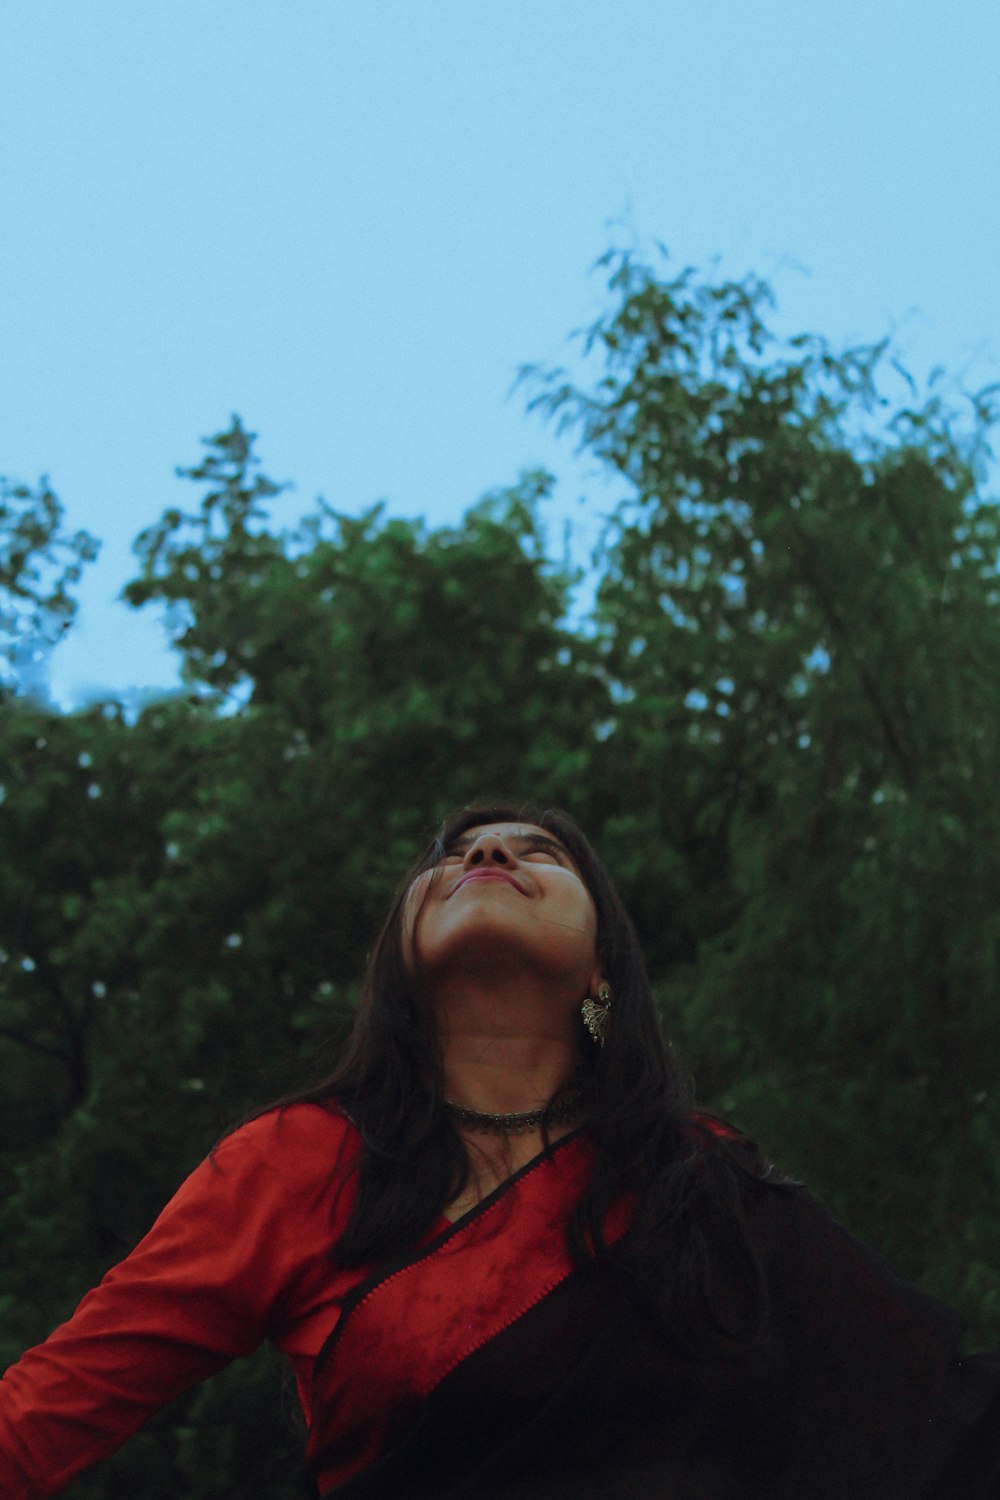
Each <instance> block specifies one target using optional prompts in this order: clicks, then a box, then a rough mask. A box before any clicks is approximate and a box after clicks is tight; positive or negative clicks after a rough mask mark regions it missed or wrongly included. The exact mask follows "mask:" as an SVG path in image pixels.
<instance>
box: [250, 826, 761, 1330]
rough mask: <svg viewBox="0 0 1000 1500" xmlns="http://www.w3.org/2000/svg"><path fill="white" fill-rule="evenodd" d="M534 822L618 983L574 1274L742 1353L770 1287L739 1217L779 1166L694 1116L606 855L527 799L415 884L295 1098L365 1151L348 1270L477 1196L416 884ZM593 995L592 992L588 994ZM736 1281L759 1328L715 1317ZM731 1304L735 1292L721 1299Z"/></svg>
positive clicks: (583, 1067)
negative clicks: (353, 1132)
mask: <svg viewBox="0 0 1000 1500" xmlns="http://www.w3.org/2000/svg"><path fill="white" fill-rule="evenodd" d="M494 822H517V823H532V824H535V825H536V826H539V827H541V828H544V829H545V830H546V831H547V832H549V833H551V834H552V835H553V836H554V837H555V838H556V839H558V840H559V841H560V843H562V845H563V846H564V847H565V848H566V850H567V851H568V853H569V854H570V856H571V858H572V859H573V861H574V863H575V864H576V867H577V869H578V870H579V872H580V874H581V876H582V878H583V881H584V883H585V885H586V886H587V889H588V891H589V892H590V895H591V897H592V899H593V902H594V906H595V909H596V913H597V944H596V945H597V955H598V959H599V962H600V966H601V971H602V973H603V975H604V977H605V978H606V979H607V981H608V983H609V984H610V986H611V992H612V996H613V1008H612V1013H611V1025H610V1028H609V1034H608V1038H607V1043H606V1045H605V1046H604V1047H598V1046H595V1045H594V1044H593V1042H592V1041H591V1039H590V1038H589V1037H588V1036H587V1033H586V1032H585V1030H584V1028H583V1025H582V1022H581V1026H580V1066H579V1074H578V1077H577V1080H576V1081H577V1082H578V1083H580V1084H581V1085H582V1087H583V1091H584V1097H585V1101H586V1110H587V1116H586V1120H587V1128H588V1129H589V1132H590V1136H591V1138H592V1141H593V1145H594V1148H595V1159H594V1170H593V1173H592V1176H591V1179H590V1182H589V1184H588V1186H587V1188H586V1189H585V1190H584V1192H583V1194H582V1196H581V1198H580V1200H579V1202H578V1203H577V1205H576V1208H575V1210H574V1212H573V1214H572V1216H571V1219H570V1223H569V1226H568V1236H569V1249H570V1253H571V1255H572V1258H573V1261H574V1263H575V1264H577V1265H578V1266H584V1265H588V1264H589V1265H593V1264H595V1263H604V1264H607V1265H609V1266H610V1265H614V1266H617V1267H618V1268H619V1269H620V1270H624V1271H625V1272H626V1273H627V1274H628V1275H629V1276H630V1277H631V1278H632V1280H633V1281H634V1283H635V1284H636V1286H637V1288H638V1289H639V1291H640V1293H642V1294H643V1295H644V1296H645V1298H646V1300H647V1301H648V1302H649V1304H650V1305H651V1307H652V1308H653V1310H654V1311H655V1312H656V1313H658V1314H659V1316H660V1317H661V1319H662V1320H663V1323H664V1325H665V1326H666V1327H668V1328H669V1329H670V1330H671V1332H672V1334H673V1336H675V1337H677V1338H679V1339H681V1341H682V1342H683V1341H687V1342H690V1341H691V1339H695V1340H696V1341H698V1340H700V1339H701V1338H702V1336H703V1334H704V1330H705V1328H706V1326H708V1325H714V1328H715V1330H716V1331H719V1332H723V1333H724V1334H725V1336H726V1337H727V1338H728V1339H734V1338H735V1339H736V1341H737V1342H740V1343H744V1342H746V1340H747V1338H748V1337H750V1336H751V1335H750V1334H748V1333H747V1328H748V1327H749V1326H750V1324H752V1325H753V1327H754V1328H756V1327H757V1326H758V1324H759V1322H760V1316H759V1315H760V1311H761V1307H760V1303H761V1298H762V1294H763V1277H762V1272H761V1267H760V1264H759V1261H758V1258H757V1256H756V1254H755V1252H754V1250H753V1246H752V1243H751V1239H750V1235H749V1232H748V1230H747V1227H746V1225H745V1223H744V1219H743V1213H742V1209H741V1200H740V1193H739V1188H738V1179H739V1177H740V1176H741V1175H744V1176H745V1175H750V1176H758V1177H767V1176H768V1175H769V1174H770V1175H773V1173H771V1169H769V1168H768V1167H767V1164H766V1163H764V1162H763V1160H762V1159H761V1158H760V1157H759V1154H758V1153H756V1151H755V1148H754V1147H753V1146H752V1143H750V1142H748V1141H746V1139H745V1138H744V1137H742V1136H740V1135H739V1133H738V1132H736V1131H734V1130H733V1129H732V1128H731V1127H728V1126H726V1125H725V1124H724V1122H719V1121H717V1120H716V1119H715V1117H712V1116H709V1115H708V1114H707V1113H706V1112H703V1111H698V1110H697V1109H696V1108H695V1105H694V1093H693V1086H692V1082H691V1079H690V1077H689V1076H688V1074H687V1073H686V1071H685V1070H684V1069H683V1067H682V1066H681V1065H680V1064H679V1062H678V1060H677V1059H676V1057H675V1056H674V1054H673V1051H672V1049H671V1048H670V1047H669V1046H668V1044H667V1043H666V1042H665V1040H664V1037H663V1034H662V1032H661V1028H660V1024H659V1020H658V1017H657V1013H656V1008H655V1005H654V1002H653V996H652V993H651V990H650V986H649V981H648V978H647V976H646V969H645V964H644V962H643V958H642V953H641V951H640V948H639V943H638V939H637V937H636V934H635V931H634V928H633V926H632V923H631V921H630V919H629V916H628V914H627V912H626V911H625V908H624V906H623V905H622V902H621V899H620V898H619V896H618V894H617V892H616V891H615V889H614V886H613V885H612V883H611V881H610V879H609V877H608V875H607V873H606V871H605V870H604V868H603V866H602V864H601V862H600V860H599V859H598V857H597V855H596V853H595V852H594V850H593V849H592V848H591V846H590V844H589V843H588V841H587V839H586V838H585V837H584V835H583V833H582V832H581V830H580V829H579V828H578V827H577V825H576V824H575V823H574V821H573V820H572V818H570V817H569V816H568V815H567V814H566V813H564V812H560V811H557V810H555V809H551V808H541V807H533V806H530V805H527V804H516V803H506V802H500V803H493V804H487V805H480V806H470V807H464V808H462V809H460V810H458V811H457V812H455V813H452V814H451V815H450V816H449V817H448V818H446V819H445V821H444V824H443V826H442V827H441V829H440V831H439V833H438V834H437V836H436V837H435V838H434V839H433V840H432V841H431V842H430V843H429V844H428V846H427V847H426V848H425V850H424V851H423V853H422V854H421V856H420V858H419V859H418V860H417V861H416V863H415V864H414V866H413V867H412V869H411V870H410V871H408V873H407V874H406V876H405V877H404V879H403V881H402V883H401V885H400V887H399V889H398V891H397V893H396V896H395V899H394V900H393V902H392V905H391V907H390V909H389V912H388V914H387V916H386V918H385V920H384V922H383V924H382V927H381V929H380V931H379V933H378V935H377V937H376V939H375V942H374V944H373V946H372V949H371V951H370V953H369V957H368V963H367V969H366V973H365V978H364V985H363V989H362V994H361V1000H360V1004H359V1007H358V1010H357V1013H356V1017H355V1020H354V1025H353V1028H352V1030H351V1033H350V1036H349V1038H348V1040H347V1044H346V1046H345V1048H344V1051H343V1053H342V1055H341V1057H340V1059H339V1061H338V1063H337V1065H336V1067H335V1068H334V1070H333V1072H332V1073H330V1074H329V1076H328V1077H326V1078H324V1079H323V1080H322V1081H321V1082H320V1083H319V1084H317V1085H315V1086H314V1087H312V1088H309V1089H304V1090H302V1091H300V1092H298V1093H296V1094H294V1095H291V1096H288V1097H286V1098H285V1099H283V1100H282V1101H280V1102H281V1104H283V1105H287V1104H290V1103H295V1102H314V1103H327V1102H330V1103H335V1104H336V1105H337V1106H338V1107H339V1108H340V1109H342V1110H343V1111H344V1113H346V1114H347V1115H348V1116H349V1117H350V1119H351V1120H352V1121H353V1122H354V1124H355V1125H356V1126H357V1128H358V1130H359V1132H360V1135H361V1140H362V1149H361V1155H360V1160H359V1163H358V1167H357V1171H358V1178H359V1180H358V1191H357V1194H356V1197H355V1200H354V1205H353V1209H352V1213H351V1216H350V1219H349V1222H348V1224H347V1227H346V1229H345V1231H344V1233H343V1235H342V1236H341V1238H340V1239H339V1240H338V1242H337V1243H336V1245H335V1246H334V1247H333V1251H334V1254H335V1256H336V1258H337V1260H338V1262H339V1263H340V1264H341V1265H350V1266H361V1265H365V1264H368V1263H370V1262H373V1261H380V1260H382V1259H383V1258H386V1257H390V1256H393V1255H396V1254H399V1253H400V1252H403V1251H405V1250H406V1249H408V1248H409V1247H411V1246H413V1245H415V1244H416V1243H417V1242H418V1241H419V1239H420V1238H421V1236H422V1235H424V1234H425V1233H426V1232H427V1231H428V1230H429V1229H430V1228H431V1227H432V1225H433V1224H434V1223H435V1222H436V1221H437V1220H438V1218H439V1217H440V1215H441V1212H442V1210H443V1209H444V1208H445V1206H446V1205H447V1204H448V1203H449V1202H450V1201H452V1200H453V1199H454V1198H455V1197H456V1196H457V1195H458V1194H459V1193H460V1191H461V1189H462V1188H463V1187H464V1186H465V1184H466V1182H467V1181H468V1176H469V1172H470V1163H469V1158H468V1155H467V1152H466V1148H465V1145H464V1143H463V1141H462V1138H461V1136H460V1135H459V1132H458V1130H457V1129H456V1126H455V1124H454V1121H453V1119H452V1117H451V1115H450V1112H449V1111H448V1110H447V1109H446V1108H445V1106H444V1092H443V1090H444V1079H443V1074H442V1068H441V1061H440V1056H439V1053H438V1048H437V1043H436V1037H435V1033H434V1027H433V1019H432V1016H431V1014H430V1011H429V1008H428V1007H427V1005H426V1003H425V1002H423V1001H422V999H421V995H420V987H419V980H418V976H415V974H414V972H412V969H411V967H410V966H408V964H407V961H406V956H405V953H404V942H403V934H404V920H405V915H406V903H407V896H408V893H409V891H410V888H411V886H412V884H413V881H414V880H415V879H416V878H417V877H418V876H419V875H421V874H422V873H424V872H426V871H429V870H432V869H434V868H435V867H436V866H437V865H439V864H440V862H441V861H442V859H443V858H444V855H445V853H446V852H447V851H448V850H449V849H450V847H451V845H452V844H453V842H454V841H455V840H456V839H457V838H458V837H459V836H460V835H461V834H462V833H464V832H465V831H466V830H468V829H470V828H473V827H477V826H479V825H482V824H486V823H494ZM581 999H582V997H581ZM623 1194H628V1195H629V1196H630V1197H632V1198H633V1201H634V1204H635V1207H634V1211H633V1213H632V1216H631V1221H630V1227H629V1229H628V1231H627V1232H626V1234H625V1235H624V1237H623V1238H621V1239H619V1240H617V1241H616V1242H615V1243H614V1244H613V1245H609V1244H608V1243H607V1241H606V1238H605V1231H604V1225H605V1218H606V1215H607V1213H608V1210H609V1209H610V1207H611V1206H612V1205H613V1204H614V1203H615V1202H616V1201H617V1200H618V1199H619V1198H620V1197H621V1196H622V1195H623ZM734 1274H735V1281H736V1282H737V1283H738V1284H739V1286H740V1287H741V1288H742V1291H743V1292H744V1293H745V1294H746V1295H742V1296H741V1297H740V1298H739V1299H738V1300H739V1302H740V1304H741V1306H742V1308H743V1309H744V1311H745V1312H746V1313H748V1314H749V1320H750V1322H749V1324H748V1323H747V1320H746V1318H743V1317H741V1318H740V1320H739V1321H740V1323H741V1330H742V1331H738V1330H736V1329H734V1328H733V1327H732V1326H730V1325H731V1324H732V1322H733V1319H732V1317H731V1316H725V1317H720V1316H719V1315H718V1314H717V1313H716V1312H714V1311H713V1308H714V1307H716V1306H717V1305H719V1302H720V1299H719V1298H718V1297H717V1296H715V1295H713V1287H716V1288H717V1287H718V1286H720V1285H726V1286H731V1285H732V1284H733V1282H734ZM722 1300H724V1301H725V1302H726V1304H727V1306H729V1307H731V1306H732V1301H733V1299H732V1297H731V1296H729V1295H727V1296H726V1297H725V1298H724V1299H722Z"/></svg>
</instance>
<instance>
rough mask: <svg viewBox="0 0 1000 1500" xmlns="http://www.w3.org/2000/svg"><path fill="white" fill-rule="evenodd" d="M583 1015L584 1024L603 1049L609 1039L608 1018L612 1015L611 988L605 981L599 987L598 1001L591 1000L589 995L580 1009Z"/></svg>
mask: <svg viewBox="0 0 1000 1500" xmlns="http://www.w3.org/2000/svg"><path fill="white" fill-rule="evenodd" d="M580 1009H581V1012H582V1014H583V1024H584V1026H586V1028H587V1030H588V1031H589V1032H590V1034H591V1036H592V1037H593V1038H594V1041H595V1042H599V1043H600V1045H601V1046H602V1047H603V1046H604V1043H605V1042H606V1041H607V1039H608V1016H609V1015H610V1014H611V986H610V984H608V983H607V982H606V981H605V980H602V981H601V983H600V984H599V985H598V986H597V999H596V1000H591V998H590V996H589V995H588V996H587V998H586V999H585V1000H584V1002H583V1005H582V1006H581V1007H580Z"/></svg>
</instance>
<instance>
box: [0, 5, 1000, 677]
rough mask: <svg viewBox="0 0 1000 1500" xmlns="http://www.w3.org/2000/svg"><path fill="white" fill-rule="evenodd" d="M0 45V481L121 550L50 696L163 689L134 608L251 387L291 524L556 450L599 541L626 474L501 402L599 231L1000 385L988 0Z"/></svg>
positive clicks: (999, 23) (315, 18)
mask: <svg viewBox="0 0 1000 1500" xmlns="http://www.w3.org/2000/svg"><path fill="white" fill-rule="evenodd" d="M0 62H2V70H3V89H2V90H0V183H2V201H3V205H4V214H3V217H4V230H3V236H2V241H0V361H2V364H0V369H2V400H0V473H5V474H7V475H8V476H9V477H13V478H16V479H21V480H26V481H29V482H32V481H34V480H35V479H37V478H38V476H39V475H40V474H42V473H47V474H48V475H49V476H50V479H51V482H52V484H53V486H54V488H55V489H56V491H57V492H58V494H59V495H60V497H61V498H62V500H63V502H64V504H65V506H66V510H67V519H68V521H69V523H70V524H71V525H73V526H85V527H87V528H88V529H89V530H91V531H92V532H94V533H96V534H97V535H98V536H100V537H101V538H102V539H103V543H104V546H103V551H102V556H101V560H100V562H99V563H98V564H97V565H95V566H94V567H92V568H91V569H90V571H89V574H88V576H87V579H86V582H85V584H84V586H83V587H82V590H81V598H82V609H81V615H80V618H79V620H78V622H77V624H76V625H75V626H74V629H73V631H72V633H71V635H70V636H69V638H68V639H67V640H66V641H65V642H64V643H63V644H62V645H61V646H60V647H59V648H58V650H57V651H56V652H55V653H54V656H53V659H52V663H51V691H52V693H53V696H54V698H55V700H56V701H57V702H59V703H60V704H62V705H63V706H67V707H68V706H71V705H73V704H76V703H79V702H82V701H84V700H86V698H88V697H89V696H93V695H95V694H97V693H100V692H104V693H115V694H122V695H125V696H128V694H129V692H130V691H131V690H132V689H142V688H145V687H157V686H162V687H166V686H169V685H171V684H172V683H174V682H175V680H176V667H175V662H174V658H173V656H172V655H171V654H170V653H169V652H168V650H167V649H166V647H165V645H164V637H163V634H162V630H161V627H160V624H159V617H158V616H157V614H156V612H155V610H145V611H142V612H139V613H137V612H135V611H132V610H129V609H128V608H127V607H126V606H124V605H122V604H117V603H115V602H114V601H115V596H116V595H117V593H118V592H119V591H120V589H121V587H122V585H123V583H124V582H125V581H126V580H127V579H128V578H129V577H131V576H132V574H133V573H134V562H133V559H132V556H131V552H130V547H131V543H132V541H133V539H134V537H135V535H136V534H137V533H138V531H139V530H141V529H142V527H143V526H145V525H148V524H149V523H150V522H152V521H153V520H155V519H156V518H157V517H158V516H159V515H160V513H161V511H162V510H163V509H164V508H165V507H166V506H167V505H171V504H177V503H181V504H187V503H190V502H191V501H193V500H194V499H195V491H194V490H193V489H192V488H191V487H190V486H189V485H186V484H184V483H182V482H181V481H178V480H177V479H176V478H175V477H174V468H175V466H176V465H178V464H190V463H193V462H196V461H197V459H198V457H199V455H200V452H201V448H200V443H199V439H200V437H201V436H203V435H205V434H207V433H210V432H213V431H217V430H219V429H220V428H221V427H223V426H225V425H226V423H227V422H228V418H229V414H230V413H231V412H233V411H238V412H240V413H241V415H242V417H243V418H244V421H245V422H246V424H247V425H248V426H249V427H251V428H252V429H253V430H255V431H256V432H257V433H258V434H259V451H260V453H261V455H262V457H263V459H264V465H265V468H266V470H267V472H268V473H269V474H270V475H271V476H272V477H273V478H276V479H291V480H293V481H294V482H295V486H296V489H295V492H294V493H293V494H291V495H290V496H289V497H287V498H285V499H283V500H282V501H281V503H280V506H279V508H278V511H277V513H276V514H277V517H278V519H279V520H282V521H287V522H288V523H289V524H291V523H292V522H293V521H294V519H295V518H296V517H297V516H298V515H299V514H301V513H302V512H304V511H306V510H308V509H309V508H310V506H311V504H312V501H313V499H314V497H315V496H316V495H317V494H322V495H324V496H325V498H326V499H327V500H328V501H329V502H330V503H331V504H332V505H334V506H335V507H337V508H338V509H342V510H347V511H358V510H360V509H362V508H363V507H365V506H367V505H369V504H371V503H373V502H374V501H375V500H378V499H385V500H387V501H388V503H389V506H390V509H391V510H392V511H393V512H394V513H396V514H401V515H417V514H424V515H426V516H427V518H428V520H429V521H431V522H432V523H441V522H446V521H450V520H455V519H457V518H458V517H459V516H460V515H461V513H462V512H463V511H464V509H465V508H466V507H467V506H468V505H469V504H471V503H472V502H473V501H474V500H475V499H477V498H478V496H479V495H480V494H482V493H483V492H484V491H485V490H487V489H491V488H494V487H496V486H498V485H503V484H506V483H509V482H511V481H513V480H514V479H515V478H516V476H517V474H518V472H519V471H520V470H522V469H524V468H527V467H533V466H536V465H539V464H542V465H545V466H547V467H549V468H551V469H552V470H553V471H554V472H555V473H556V474H557V475H558V476H559V479H560V487H559V496H558V501H557V503H556V505H555V507H554V509H553V516H554V520H556V521H558V520H560V519H562V518H565V517H570V518H571V519H573V521H574V523H575V524H576V525H577V527H578V532H579V538H580V545H581V547H585V546H586V542H587V539H588V536H590V535H592V534H593V529H594V526H595V516H596V513H597V511H598V510H599V509H600V508H601V506H602V505H607V504H609V503H610V499H611V498H612V493H611V492H609V490H608V489H607V487H606V486H605V485H602V484H601V482H600V481H599V480H597V479H596V478H595V476H593V475H592V474H591V472H590V471H589V470H588V469H587V467H586V465H584V464H582V463H580V462H578V461H577V460H576V459H574V456H573V454H572V452H571V449H570V447H569V446H568V444H567V443H566V441H565V440H558V439H556V437H555V436H554V435H553V434H552V433H550V432H547V431H546V430H545V429H544V427H543V426H541V425H540V423H539V421H538V420H537V419H536V418H534V417H529V416H527V415H526V414H525V412H524V401H523V397H522V396H521V395H517V394H515V395H513V396H511V395H510V394H509V392H510V387H511V383H512V380H513V378H514V375H515V373H516V371H517V368H518V366H519V365H520V364H522V363H523V362H526V361H535V360H538V361H542V362H551V361H560V360H565V359H567V358H570V357H571V353H572V351H571V346H570V345H569V344H568V342H567V340H568V337H569V335H570V334H571V332H572V331H573V330H574V329H576V328H579V327H581V326H583V325H585V324H586V323H587V322H588V321H590V320H591V319H592V318H593V317H594V315H595V314H596V313H597V312H598V310H599V309H600V307H601V306H602V304H603V284H602V282H601V279H600V277H599V276H596V275H593V274H591V273H590V268H591V266H592V264H593V262H594V261H595V260H596V259H597V257H598V256H599V255H600V254H601V252H602V251H603V250H604V249H606V248H607V246H608V245H609V244H610V243H612V242H615V243H619V244H621V243H638V244H640V245H641V244H648V243H649V242H651V241H652V240H653V239H656V238H659V239H662V240H663V241H665V242H666V243H667V245H668V246H669V247H670V249H671V252H672V254H673V255H674V257H675V259H676V261H677V262H684V263H686V262H694V263H697V264H702V265H704V264H706V263H708V262H709V261H710V260H711V259H712V258H713V257H716V256H718V257H721V265H722V268H723V269H724V270H725V271H727V272H730V273H733V274H742V273H743V272H745V271H748V270H755V271H758V272H760V273H762V274H764V275H766V276H768V277H769V278H770V279H771V280H772V281H773V282H774V284H775V287H776V290H777V293H778V297H779V320H780V325H781V326H782V327H784V328H785V329H786V330H787V331H790V332H795V331H802V330H810V331H815V332H820V333H824V334H826V335H827V336H828V337H829V338H830V339H831V340H833V341H834V343H843V342H850V341H857V340H868V339H874V338H877V337H879V336H881V335H882V334H884V333H886V332H888V331H890V330H895V332H896V336H897V340H898V342H899V344H900V346H901V348H902V350H903V352H904V355H905V357H906V359H907V360H908V362H909V363H910V365H911V367H912V368H914V369H915V370H916V371H918V372H921V371H926V370H927V369H929V368H930V367H931V366H933V365H935V364H938V363H940V364H943V365H944V366H945V367H946V368H947V369H948V370H949V371H951V372H952V373H953V374H955V375H956V376H958V377H961V378H962V379H963V381H964V382H965V383H966V384H967V385H970V386H975V385H982V384H985V383H986V382H987V381H988V380H991V379H993V380H995V379H1000V276H998V274H997V266H998V264H1000V90H998V88H997V79H998V77H1000V8H998V6H997V3H996V0H952V3H950V4H948V5H946V6H942V5H941V4H940V3H930V0H906V3H904V0H874V3H873V0H863V3H862V0H827V3H826V4H824V5H818V4H816V5H808V4H803V3H802V0H794V3H792V0H757V3H755V0H691V3H688V0H684V3H680V0H658V3H654V0H616V4H615V5H613V6H612V5H610V4H609V3H607V0H602V3H597V0H573V3H570V0H496V3H493V4H490V5H486V4H484V3H481V0H464V3H458V0H381V3H380V4H373V3H372V0H367V3H360V0H281V3H280V4H279V3H278V0H267V3H265V0H4V5H3V7H2V13H0ZM189 490H190V495H188V493H187V492H188V491H189ZM584 495H586V496H588V497H589V505H581V503H580V501H581V496H584Z"/></svg>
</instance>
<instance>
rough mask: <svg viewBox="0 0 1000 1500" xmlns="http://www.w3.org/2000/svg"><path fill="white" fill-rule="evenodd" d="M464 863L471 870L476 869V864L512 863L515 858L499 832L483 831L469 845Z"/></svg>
mask: <svg viewBox="0 0 1000 1500" xmlns="http://www.w3.org/2000/svg"><path fill="white" fill-rule="evenodd" d="M463 863H464V865H465V868H466V869H467V870H470V869H475V867H476V865H483V864H495V865H511V864H514V863H515V860H514V856H513V854H512V853H511V851H510V850H509V849H508V848H507V845H506V844H505V843H504V841H503V839H502V838H501V837H500V835H499V834H498V833H481V834H480V835H479V837H478V838H477V839H476V840H475V841H474V842H473V843H471V844H470V845H469V847H468V849H467V850H466V854H465V860H464V861H463Z"/></svg>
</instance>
